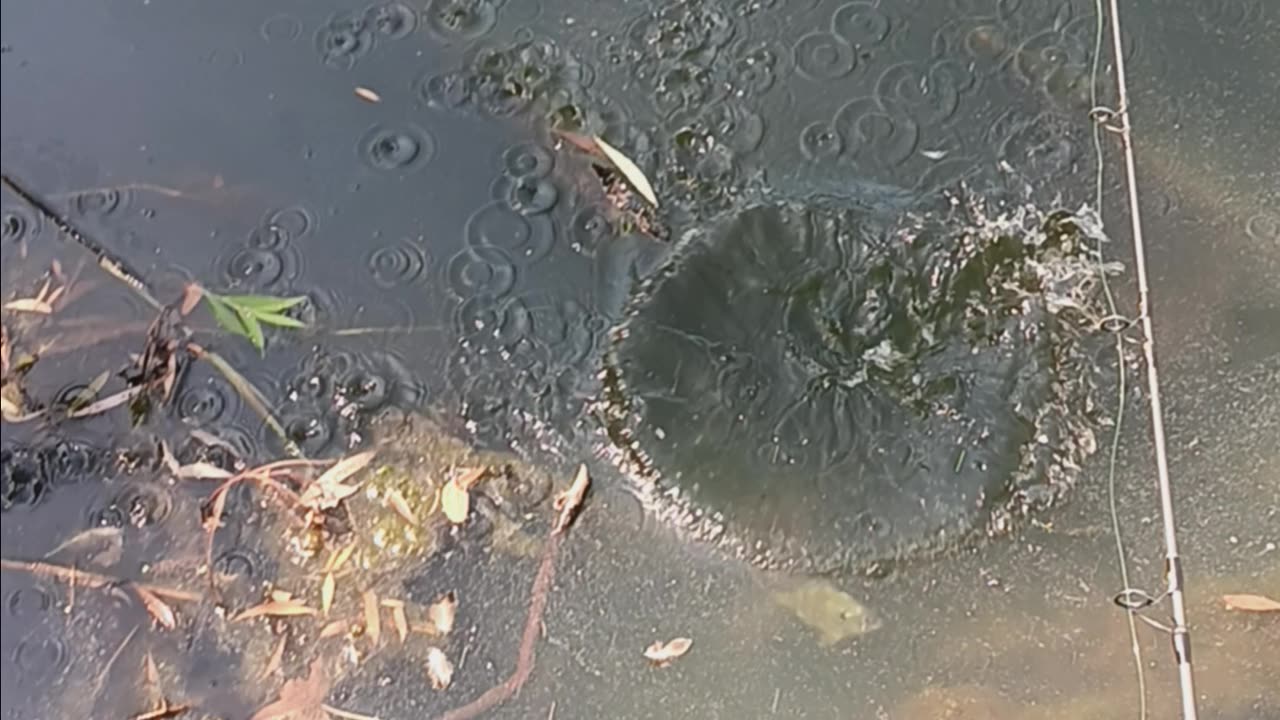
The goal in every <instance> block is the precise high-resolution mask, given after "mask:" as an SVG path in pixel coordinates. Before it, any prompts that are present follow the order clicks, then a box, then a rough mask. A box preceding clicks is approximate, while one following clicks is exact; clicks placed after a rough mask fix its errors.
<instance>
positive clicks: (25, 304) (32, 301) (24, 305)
mask: <svg viewBox="0 0 1280 720" xmlns="http://www.w3.org/2000/svg"><path fill="white" fill-rule="evenodd" d="M4 309H5V310H12V311H13V312H29V313H38V314H40V315H49V314H51V313H52V312H53V306H52V305H50V304H49V303H47V302H45V301H44V300H40V299H39V298H18V299H17V300H10V301H9V302H7V303H5V304H4Z"/></svg>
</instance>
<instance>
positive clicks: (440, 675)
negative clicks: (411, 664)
mask: <svg viewBox="0 0 1280 720" xmlns="http://www.w3.org/2000/svg"><path fill="white" fill-rule="evenodd" d="M427 679H429V680H430V681H431V687H433V688H435V689H436V690H444V689H445V688H447V687H449V684H450V683H452V682H453V663H451V662H449V657H448V656H447V655H445V654H444V651H443V650H441V649H440V648H438V647H431V648H427Z"/></svg>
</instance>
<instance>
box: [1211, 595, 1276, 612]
mask: <svg viewBox="0 0 1280 720" xmlns="http://www.w3.org/2000/svg"><path fill="white" fill-rule="evenodd" d="M1222 601H1223V602H1224V603H1226V605H1227V609H1228V610H1241V611H1243V612H1257V613H1267V612H1280V601H1276V600H1272V599H1271V598H1269V597H1267V596H1265V595H1250V594H1241V595H1223V596H1222Z"/></svg>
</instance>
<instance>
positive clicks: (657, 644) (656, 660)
mask: <svg viewBox="0 0 1280 720" xmlns="http://www.w3.org/2000/svg"><path fill="white" fill-rule="evenodd" d="M691 647H693V640H691V639H690V638H686V637H678V638H675V639H674V640H669V641H667V642H665V643H664V642H662V641H661V640H656V641H654V643H653V644H652V645H650V646H649V647H647V648H645V651H644V656H645V657H646V658H648V659H649V661H650V662H652V663H653V664H654V665H657V666H658V667H666V666H667V665H670V664H671V663H672V662H673V661H675V660H676V659H678V658H680V657H682V656H683V655H684V654H685V653H687V652H689V648H691Z"/></svg>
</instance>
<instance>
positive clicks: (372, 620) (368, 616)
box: [364, 590, 382, 645]
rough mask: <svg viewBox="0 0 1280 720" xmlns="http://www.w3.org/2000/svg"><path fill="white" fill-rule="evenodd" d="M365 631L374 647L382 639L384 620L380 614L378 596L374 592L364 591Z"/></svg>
mask: <svg viewBox="0 0 1280 720" xmlns="http://www.w3.org/2000/svg"><path fill="white" fill-rule="evenodd" d="M364 630H365V632H366V633H367V634H368V635H369V639H370V640H371V641H373V644H374V645H377V644H378V641H379V640H381V639H382V618H381V617H380V615H379V612H378V595H377V593H375V592H373V591H372V590H365V591H364Z"/></svg>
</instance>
